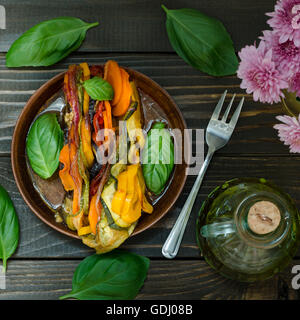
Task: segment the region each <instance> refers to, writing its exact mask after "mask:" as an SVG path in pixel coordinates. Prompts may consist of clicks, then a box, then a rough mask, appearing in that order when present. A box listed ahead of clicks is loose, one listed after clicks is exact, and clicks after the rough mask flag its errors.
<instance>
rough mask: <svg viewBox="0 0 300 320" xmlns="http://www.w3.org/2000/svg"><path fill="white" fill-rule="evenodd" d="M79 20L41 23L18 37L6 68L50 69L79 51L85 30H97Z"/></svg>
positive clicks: (9, 54)
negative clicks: (47, 67) (75, 51)
mask: <svg viewBox="0 0 300 320" xmlns="http://www.w3.org/2000/svg"><path fill="white" fill-rule="evenodd" d="M97 25H98V22H96V23H86V22H84V21H82V20H80V19H78V18H73V17H59V18H55V19H52V20H47V21H43V22H41V23H39V24H37V25H35V26H34V27H32V28H31V29H29V30H28V31H26V32H25V33H24V34H23V35H21V36H20V37H19V38H18V39H17V40H16V41H15V42H14V43H13V44H12V46H11V47H10V49H9V50H8V52H7V54H6V66H7V67H22V66H34V67H37V66H50V65H52V64H54V63H56V62H58V61H60V60H61V59H63V58H65V57H66V56H68V55H69V54H70V53H71V52H72V51H74V50H76V49H78V48H79V47H80V45H81V43H82V41H83V40H84V38H85V35H86V32H87V30H88V29H90V28H92V27H94V26H97Z"/></svg>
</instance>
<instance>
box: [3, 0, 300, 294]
mask: <svg viewBox="0 0 300 320" xmlns="http://www.w3.org/2000/svg"><path fill="white" fill-rule="evenodd" d="M163 3H164V4H165V5H166V7H168V8H170V9H172V8H182V7H190V8H196V9H199V10H201V11H202V12H204V13H207V14H209V15H212V16H214V17H216V18H219V19H220V20H221V21H223V22H224V24H225V26H226V28H227V30H228V31H229V32H230V34H231V35H232V39H233V41H234V45H235V49H236V50H237V51H238V50H240V48H241V47H243V46H244V45H246V44H251V43H253V41H254V39H256V38H257V36H259V35H260V34H261V31H262V30H264V29H266V28H268V27H267V24H266V19H267V18H266V16H265V15H264V13H265V12H269V11H272V10H273V6H274V4H275V1H274V0H264V1H250V0H245V1H243V3H241V2H240V1H239V0H227V1H226V2H225V1H220V0H202V1H192V0H186V1H179V0H172V1H171V0H166V1H164V2H163ZM224 3H225V4H224ZM1 5H4V6H5V8H6V14H7V29H6V30H0V39H1V40H0V52H2V54H0V183H1V184H2V185H3V186H4V187H5V188H6V189H7V190H8V192H9V194H10V196H11V198H12V200H13V202H14V205H15V207H16V211H17V214H18V217H19V220H20V227H21V231H20V244H19V247H18V249H17V251H16V253H15V254H14V256H13V258H12V259H11V260H10V261H9V263H8V271H7V289H6V290H0V299H57V298H58V297H59V296H61V295H63V294H65V293H67V292H68V291H69V290H70V289H71V280H72V276H73V272H74V270H75V268H76V266H77V265H78V263H79V262H80V261H81V259H83V258H84V257H86V256H87V255H89V254H92V253H93V250H91V249H89V248H87V247H86V246H84V245H83V244H82V243H81V242H80V241H78V240H75V239H70V238H68V237H67V236H65V235H62V234H59V233H58V232H56V231H54V230H52V229H51V228H50V227H48V226H47V225H45V224H44V223H43V222H41V221H40V220H39V219H38V218H37V217H35V215H34V214H33V213H32V212H31V211H30V209H29V208H28V207H27V205H26V204H25V202H24V200H23V199H22V198H21V196H20V193H19V191H18V190H17V187H16V185H15V182H14V178H13V175H12V171H11V164H10V143H11V138H12V133H13V129H14V126H15V123H16V120H17V118H18V115H19V113H20V111H21V110H22V108H23V107H24V105H25V103H26V101H27V100H28V99H29V97H30V96H31V95H32V94H33V93H34V92H35V90H36V89H38V88H39V87H40V86H41V85H42V84H43V83H45V82H46V81H47V80H49V79H50V78H51V77H53V76H55V75H56V74H57V73H59V72H62V71H64V70H66V69H67V67H68V65H69V64H72V63H80V62H83V61H86V62H88V63H90V64H101V63H104V62H105V61H106V60H108V59H110V58H113V59H115V60H117V61H118V62H119V63H120V65H122V66H128V67H131V68H133V69H136V70H138V71H140V72H142V73H144V74H146V75H148V76H150V77H151V78H152V79H153V80H155V81H156V82H158V83H159V84H160V85H161V86H162V87H164V88H165V89H166V90H167V91H168V92H169V93H170V94H171V96H172V97H173V98H174V100H175V101H176V103H177V104H178V106H179V108H180V109H181V111H182V113H183V115H184V118H185V120H186V122H187V125H188V127H189V128H194V129H196V128H200V129H201V128H202V129H204V128H205V127H206V125H207V123H208V120H209V118H210V116H211V112H212V110H213V108H214V106H215V104H216V102H217V100H218V98H219V97H220V95H221V94H222V92H223V91H224V90H225V89H228V91H229V93H230V94H229V96H228V100H229V99H230V97H231V95H232V94H233V93H237V96H238V98H239V99H240V97H241V96H243V95H245V92H244V91H243V90H241V89H240V88H239V84H240V80H239V79H237V77H235V76H231V77H222V78H213V77H210V76H208V75H205V74H202V73H201V72H199V71H197V70H195V69H193V68H192V67H190V66H188V65H187V64H186V63H185V62H184V61H183V60H181V59H180V58H179V57H178V56H177V55H176V54H174V53H173V50H172V47H171V46H170V44H169V42H168V38H167V34H166V30H165V25H164V23H165V14H164V13H163V11H162V9H161V7H160V6H161V2H160V1H157V0H152V1H149V0H147V1H146V0H143V1H133V0H119V1H111V0H103V1H93V0H86V1H81V0H70V1H67V2H62V1H59V0H53V1H51V2H49V1H46V0H40V1H38V2H36V1H30V0H2V2H1ZM63 15H68V16H80V17H81V18H82V19H83V20H85V21H88V22H94V21H99V23H100V25H99V27H97V28H93V29H91V30H90V31H89V32H88V33H87V37H86V40H85V41H84V43H83V45H82V47H81V48H80V49H79V51H78V52H76V53H74V54H72V55H71V56H70V57H68V58H67V59H65V60H63V61H61V62H60V63H58V64H56V65H54V66H52V67H49V68H24V69H22V68H21V69H7V68H6V67H5V54H4V52H6V51H7V50H8V48H9V46H10V45H11V43H12V42H13V41H14V40H15V39H16V38H17V37H18V36H20V34H21V33H23V32H24V31H25V30H26V29H28V28H29V27H31V26H33V25H34V24H36V23H38V22H40V21H43V20H46V19H50V18H54V17H57V16H63ZM254 17H255V18H254ZM245 97H246V102H245V105H244V108H243V111H242V113H241V117H240V120H239V123H238V125H237V128H236V130H235V133H234V135H233V136H232V139H231V141H230V143H229V144H228V145H227V146H226V148H224V149H222V150H220V152H218V153H217V154H216V156H215V157H214V159H213V161H212V163H211V165H210V168H209V170H208V172H207V174H206V177H205V179H204V183H203V186H202V188H201V190H200V193H199V195H198V197H197V200H196V204H195V206H194V208H193V211H192V216H191V218H190V220H189V223H188V227H187V230H186V233H185V236H184V239H183V243H182V247H181V249H180V251H179V254H178V258H177V259H175V260H173V261H169V260H166V259H163V258H162V255H161V247H162V244H163V242H164V240H165V239H166V237H167V235H168V233H169V231H170V229H171V228H172V226H173V224H174V222H175V220H176V218H177V216H178V214H179V212H180V208H181V207H182V206H183V204H184V201H185V199H186V197H187V196H188V194H189V192H190V190H191V188H192V185H193V183H194V180H195V177H193V176H192V177H188V179H187V183H186V185H185V187H184V190H183V192H182V194H181V196H180V197H179V199H178V200H177V202H176V204H175V206H174V207H173V208H172V210H171V211H170V212H169V213H168V214H167V216H166V217H164V218H163V219H162V220H161V221H159V222H158V223H157V224H156V225H155V226H153V227H152V228H150V229H149V230H147V231H145V232H144V233H142V234H140V235H137V236H135V237H132V238H130V239H128V241H126V242H125V244H124V245H123V246H122V248H124V249H128V250H130V251H133V252H136V253H139V254H143V255H146V256H148V257H150V258H151V267H150V270H149V274H148V278H147V280H146V282H145V285H144V287H143V288H142V290H141V292H140V294H139V296H138V299H156V300H159V299H187V300H190V299H250V300H251V299H299V292H298V291H297V290H293V289H292V288H291V278H292V274H291V267H292V266H293V265H295V264H300V260H299V259H300V251H299V252H298V254H297V255H296V257H295V259H294V260H293V261H292V262H291V264H290V265H289V266H288V267H287V268H286V270H285V271H284V272H282V273H280V274H279V275H277V276H275V277H274V278H272V279H270V280H266V281H264V282H259V283H256V284H240V283H238V282H235V281H232V280H229V279H225V278H223V277H222V276H220V275H218V274H217V273H216V272H215V271H214V270H213V269H211V268H210V267H209V266H208V265H207V264H206V262H205V261H204V260H203V258H202V257H201V256H200V254H199V250H198V247H197V245H196V235H195V220H196V217H197V213H198V211H199V209H200V206H201V204H202V201H203V200H204V199H205V197H206V196H207V195H208V193H209V192H210V191H211V190H212V189H214V188H215V187H216V186H217V185H219V184H221V183H223V182H224V181H226V180H229V179H232V178H234V177H245V176H252V177H264V178H266V179H270V180H272V181H274V182H275V183H277V184H279V185H280V186H281V187H282V188H283V189H284V190H285V191H286V192H288V193H289V194H290V195H291V196H292V197H293V198H294V199H295V201H296V204H297V206H298V207H299V205H300V192H299V191H300V190H299V189H300V187H299V185H298V175H297V172H298V171H299V170H298V163H299V160H300V157H299V156H297V155H290V154H289V153H288V149H287V147H286V146H284V145H283V144H282V143H281V142H280V141H279V140H278V137H277V135H276V131H275V130H274V129H273V128H272V127H273V125H274V124H275V123H276V122H277V121H276V119H275V116H276V115H278V114H281V113H283V110H282V107H281V105H280V104H276V105H263V104H261V103H254V102H253V100H252V97H251V96H249V95H245ZM174 280H175V281H174Z"/></svg>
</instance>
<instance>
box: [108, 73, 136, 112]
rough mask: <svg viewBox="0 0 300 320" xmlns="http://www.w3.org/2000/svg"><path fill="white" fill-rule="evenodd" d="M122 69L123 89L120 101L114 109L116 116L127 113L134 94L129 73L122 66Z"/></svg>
mask: <svg viewBox="0 0 300 320" xmlns="http://www.w3.org/2000/svg"><path fill="white" fill-rule="evenodd" d="M120 70H121V75H122V82H123V90H122V95H121V98H120V101H119V102H118V103H117V104H116V105H115V106H114V107H113V109H112V114H113V115H114V116H115V117H119V116H122V115H124V114H125V113H126V111H127V109H128V107H129V104H130V99H131V95H132V89H131V85H130V83H129V74H128V73H127V72H126V71H125V70H124V69H122V68H120Z"/></svg>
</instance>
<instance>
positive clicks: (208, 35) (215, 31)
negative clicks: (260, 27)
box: [162, 5, 238, 76]
mask: <svg viewBox="0 0 300 320" xmlns="http://www.w3.org/2000/svg"><path fill="white" fill-rule="evenodd" d="M162 8H163V10H164V11H165V12H166V14H167V20H166V28H167V33H168V37H169V40H170V43H171V45H172V47H173V49H174V50H175V51H176V53H177V54H178V55H179V56H180V57H181V58H182V59H183V60H184V61H185V62H187V63H189V64H190V65H191V66H193V67H194V68H197V69H199V70H201V71H203V72H206V73H208V74H210V75H213V76H226V75H232V74H234V73H236V70H237V67H238V59H237V56H236V54H235V51H234V48H233V43H232V40H231V37H230V35H229V34H228V32H227V31H226V29H225V27H224V25H223V24H222V22H220V21H219V20H217V19H215V18H212V17H209V16H207V15H205V14H203V13H201V12H200V11H198V10H194V9H178V10H168V9H167V8H166V7H165V6H164V5H162Z"/></svg>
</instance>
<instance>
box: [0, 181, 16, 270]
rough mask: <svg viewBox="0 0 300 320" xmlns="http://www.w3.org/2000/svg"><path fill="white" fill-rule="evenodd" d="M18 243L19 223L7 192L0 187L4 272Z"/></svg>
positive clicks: (0, 244) (1, 256)
mask: <svg viewBox="0 0 300 320" xmlns="http://www.w3.org/2000/svg"><path fill="white" fill-rule="evenodd" d="M18 243H19V221H18V216H17V214H16V211H15V208H14V206H13V203H12V201H11V199H10V197H9V195H8V193H7V191H6V190H5V189H4V188H3V187H2V186H1V185H0V259H2V261H3V269H4V271H5V270H6V263H7V259H8V258H9V257H10V256H11V255H12V254H13V253H14V252H15V250H16V248H17V246H18Z"/></svg>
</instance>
